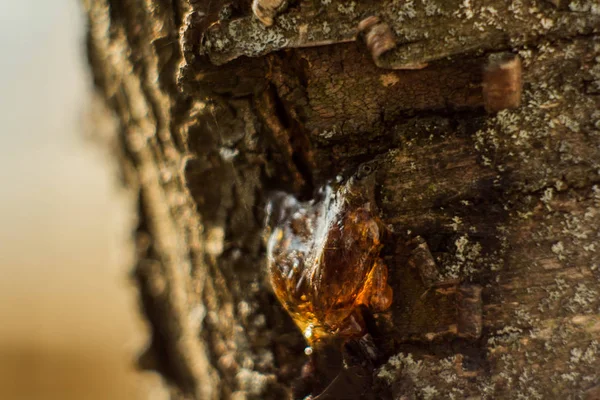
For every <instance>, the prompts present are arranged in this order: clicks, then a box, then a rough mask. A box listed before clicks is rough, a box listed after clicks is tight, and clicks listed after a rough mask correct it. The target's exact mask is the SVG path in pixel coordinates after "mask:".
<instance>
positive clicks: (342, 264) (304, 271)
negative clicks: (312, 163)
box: [267, 177, 392, 346]
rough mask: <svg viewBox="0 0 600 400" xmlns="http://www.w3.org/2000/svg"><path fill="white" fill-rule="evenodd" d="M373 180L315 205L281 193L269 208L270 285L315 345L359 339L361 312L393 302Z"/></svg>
mask: <svg viewBox="0 0 600 400" xmlns="http://www.w3.org/2000/svg"><path fill="white" fill-rule="evenodd" d="M368 178H369V177H367V178H360V179H359V178H357V177H352V178H350V179H349V180H348V181H347V182H346V183H344V184H339V185H337V187H333V186H329V185H328V186H325V187H323V188H321V190H320V191H319V193H318V196H317V198H316V199H315V200H312V201H310V202H300V201H298V200H297V199H296V198H294V197H293V196H290V195H285V194H282V193H278V194H277V195H276V196H274V197H273V199H272V201H271V202H270V204H269V206H268V208H267V213H268V219H269V233H270V234H269V237H268V242H267V256H268V261H267V263H268V271H269V276H270V278H271V284H272V285H273V289H274V291H275V294H276V295H277V298H278V299H279V301H280V302H281V304H283V306H284V307H285V309H286V310H287V311H288V313H289V314H290V315H291V316H292V318H293V319H294V321H295V322H296V324H297V325H298V327H299V328H300V329H301V330H302V332H303V334H304V336H305V338H306V339H307V341H308V343H309V344H310V345H311V346H312V345H314V344H315V343H317V342H318V341H319V340H321V339H322V338H324V337H326V336H332V335H335V336H347V337H352V336H358V335H360V334H362V333H363V331H364V326H363V320H362V317H361V314H360V312H359V309H358V307H359V306H360V305H365V306H367V307H369V308H370V309H371V310H372V311H374V312H379V311H383V310H385V309H387V308H388V307H389V306H390V304H391V302H392V289H391V288H390V286H389V285H388V284H387V272H388V271H387V267H386V266H385V264H384V263H383V261H382V260H381V258H380V256H379V252H380V250H381V247H382V244H381V235H382V233H383V229H384V227H383V225H382V224H381V221H380V220H379V218H377V216H376V215H375V214H374V201H373V200H372V199H373V196H371V193H372V189H373V187H374V186H369V182H368V180H369V179H368Z"/></svg>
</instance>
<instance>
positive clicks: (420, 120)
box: [83, 0, 600, 399]
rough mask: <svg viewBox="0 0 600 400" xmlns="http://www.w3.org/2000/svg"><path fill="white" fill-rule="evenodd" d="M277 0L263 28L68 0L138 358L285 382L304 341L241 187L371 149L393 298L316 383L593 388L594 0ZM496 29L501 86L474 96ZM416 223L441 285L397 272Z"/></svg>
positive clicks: (178, 380)
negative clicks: (112, 162)
mask: <svg viewBox="0 0 600 400" xmlns="http://www.w3.org/2000/svg"><path fill="white" fill-rule="evenodd" d="M259 3H263V4H266V3H270V2H269V1H262V2H260V1H259ZM272 3H273V2H272ZM274 3H278V2H277V1H275V2H274ZM290 3H291V4H289V6H288V8H287V9H285V10H283V9H281V10H279V11H278V13H277V14H275V13H273V17H274V23H273V25H272V26H269V27H266V26H265V25H264V24H263V23H261V22H260V21H259V20H258V19H257V18H256V16H255V15H253V12H252V9H251V4H250V1H249V0H248V1H240V2H231V1H225V0H213V1H199V0H171V1H167V0H84V1H83V4H84V7H85V10H86V12H87V16H88V24H89V25H88V26H89V28H88V29H89V31H88V38H87V49H88V55H89V60H90V66H91V70H92V72H93V77H94V82H95V85H96V88H97V90H98V92H99V93H100V95H101V97H102V98H103V99H104V101H105V103H106V105H107V106H108V108H109V109H110V110H111V111H112V112H113V113H114V115H115V117H116V120H117V121H118V125H119V130H118V134H117V135H116V140H115V146H114V149H115V153H116V154H118V157H117V158H118V160H119V163H120V165H121V171H122V173H123V177H124V179H125V181H126V183H127V184H128V185H129V186H130V187H131V188H133V189H134V190H136V191H137V192H138V193H139V208H138V212H139V225H138V226H137V229H136V230H135V244H136V250H137V263H136V265H135V268H134V277H135V281H136V284H137V286H138V287H139V292H140V299H141V304H142V309H143V312H144V314H145V316H146V317H147V319H148V322H149V324H150V326H151V330H152V341H151V343H150V344H149V346H148V349H147V351H146V352H145V354H144V355H143V356H142V357H141V358H140V364H141V366H142V367H145V368H152V369H156V370H158V371H160V373H161V374H162V375H163V376H164V378H165V382H167V384H168V385H169V388H170V389H171V393H172V397H173V398H174V399H183V398H197V399H217V398H224V399H229V398H231V399H243V398H257V399H281V398H291V397H292V396H293V393H295V390H296V389H297V388H298V387H299V386H301V383H299V382H301V381H302V379H304V378H306V376H304V378H302V375H303V372H302V371H303V365H304V364H305V362H306V360H307V357H306V356H305V355H304V348H305V346H306V343H305V342H304V338H303V337H302V334H301V333H300V331H299V330H298V329H297V328H296V327H295V325H294V323H293V321H292V320H291V318H290V317H289V316H288V315H287V313H286V312H285V310H284V309H283V308H282V306H281V305H280V304H279V302H278V301H277V299H276V297H275V295H274V294H273V292H272V289H271V287H270V283H269V276H268V273H267V269H266V262H265V246H264V244H263V236H264V234H265V233H264V232H265V231H264V219H265V211H264V209H265V204H266V202H267V201H268V198H269V194H270V193H271V192H272V191H273V190H279V191H285V192H288V193H290V194H293V195H295V196H297V197H298V198H302V199H310V198H311V197H312V196H313V194H314V193H315V190H316V189H318V188H319V187H321V186H322V185H324V184H326V183H327V182H329V181H332V180H335V179H336V177H337V176H338V175H344V174H348V173H349V171H353V170H355V169H356V168H357V166H358V165H359V164H361V163H363V162H366V161H369V160H373V159H378V160H381V163H380V165H379V168H378V170H377V206H378V210H379V212H380V214H381V218H382V220H383V222H384V223H385V224H386V225H387V226H389V227H390V231H391V232H392V239H391V240H389V243H388V242H386V245H385V247H384V250H383V252H382V255H383V257H384V258H385V261H386V264H387V266H388V270H389V283H390V285H391V287H392V289H393V292H394V300H393V304H392V306H391V307H390V308H389V309H388V310H387V311H385V312H383V313H379V314H375V315H372V321H371V325H369V324H368V325H369V326H371V328H369V329H371V331H370V332H369V336H370V338H371V339H370V340H371V341H372V342H373V343H374V346H375V347H376V349H377V352H378V354H379V356H378V357H377V358H376V360H374V361H373V360H371V361H372V362H370V363H369V362H367V363H364V362H363V363H362V364H361V362H360V360H359V361H356V365H352V363H353V361H351V359H350V358H346V363H345V366H344V367H343V368H342V370H341V371H340V372H339V373H340V374H341V375H340V376H342V377H343V378H344V382H345V383H344V385H340V384H337V385H336V382H334V383H332V384H331V385H329V386H327V387H325V388H321V389H320V390H319V391H320V392H321V397H319V398H356V399H358V398H389V399H392V398H393V399H413V398H414V399H437V398H440V399H443V398H456V399H462V398H473V399H475V398H482V399H485V398H488V399H492V398H494V399H495V398H500V399H512V398H533V399H537V398H539V399H550V398H568V399H579V398H583V399H598V398H600V374H599V371H600V354H599V353H600V343H599V341H600V243H599V239H600V228H599V227H600V35H599V33H600V6H599V5H598V3H597V2H596V1H594V0H580V1H570V2H569V1H561V0H547V1H542V0H518V1H512V2H507V1H504V0H488V1H485V2H483V1H478V0H473V1H460V0H447V1H441V0H438V1H436V0H414V1H412V0H410V1H399V0H387V1H364V2H363V1H343V2H342V1H339V0H327V1H326V0H322V1H317V0H314V1H309V0H303V1H296V2H290ZM370 16H377V17H378V18H379V23H381V24H383V25H381V26H382V27H385V29H387V30H386V31H385V32H387V33H386V34H388V35H391V36H389V37H387V39H386V40H391V42H390V43H392V45H391V46H390V48H391V49H387V48H386V49H387V50H388V51H386V52H384V53H383V54H381V55H379V54H375V53H376V51H375V50H373V48H374V47H373V46H374V45H376V44H377V43H375V44H373V43H372V42H369V41H370V40H380V39H377V38H375V39H372V38H371V39H369V36H368V32H367V33H365V32H363V33H361V32H359V30H358V26H359V23H360V22H361V21H363V20H364V19H365V18H367V17H370ZM382 29H383V28H382ZM365 41H366V44H365ZM386 43H387V42H386ZM384 44H385V43H384ZM370 51H372V52H374V54H371V53H370ZM500 52H510V53H512V54H516V55H518V56H519V57H520V59H521V60H522V64H523V71H522V75H523V95H522V101H521V104H520V106H519V107H517V108H514V109H510V110H502V111H500V112H498V113H490V112H486V111H485V108H486V107H487V108H488V111H490V110H489V107H488V105H489V104H488V103H486V102H487V101H488V100H486V98H485V93H484V85H482V81H483V80H484V79H485V77H484V76H483V75H484V74H482V71H483V67H484V65H485V64H486V60H487V59H488V58H489V57H490V55H493V54H494V53H500ZM484 106H485V107H484ZM492 111H494V110H492ZM417 237H418V238H419V240H421V242H420V243H421V245H420V246H421V247H419V248H420V249H421V250H422V254H425V255H426V256H427V254H429V253H430V254H431V255H432V257H431V258H430V260H429V262H430V264H431V265H434V267H435V269H436V270H437V271H438V274H439V277H438V278H439V280H441V281H446V282H447V281H450V280H451V281H453V282H454V283H455V284H454V286H452V285H446V286H444V285H443V284H440V285H437V286H435V285H434V287H432V288H428V287H427V285H426V284H424V281H423V280H422V279H420V278H419V273H418V265H417V269H415V268H412V267H411V265H414V264H415V262H414V258H411V257H413V256H414V249H412V250H411V244H410V243H414V240H415V238H417ZM411 260H412V261H411ZM425 281H426V280H425ZM425 283H426V282H425ZM479 288H481V292H479ZM479 301H480V303H479ZM478 316H479V317H481V324H480V325H479V322H478V320H477V317H478ZM471 317H473V318H475V320H469V318H471ZM465 318H466V319H467V320H466V321H465ZM471 328H472V330H471V331H470V330H469V329H471ZM346 347H347V346H346ZM345 351H346V353H347V351H348V349H347V348H346V350H345ZM344 357H347V354H346V356H344ZM359 358H360V357H359ZM348 360H350V361H348ZM352 360H355V359H352ZM363 361H364V360H363ZM304 370H306V368H304ZM357 371H358V372H357ZM305 372H306V371H305ZM340 381H341V380H340V379H338V381H337V382H338V383H339V382H340ZM340 386H346V387H350V388H352V390H351V392H352V393H351V394H348V393H345V392H343V391H339V392H337V391H338V390H342V389H340ZM293 388H296V389H293ZM346 392H348V391H346ZM342 393H343V394H342ZM305 394H306V393H305ZM313 395H314V396H317V395H319V393H313Z"/></svg>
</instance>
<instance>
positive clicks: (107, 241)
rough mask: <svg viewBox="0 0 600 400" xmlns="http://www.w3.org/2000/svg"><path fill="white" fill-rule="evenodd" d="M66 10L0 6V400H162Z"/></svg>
mask: <svg viewBox="0 0 600 400" xmlns="http://www.w3.org/2000/svg"><path fill="white" fill-rule="evenodd" d="M84 30H85V21H84V19H83V11H82V9H81V7H80V5H79V3H78V2H77V1H76V0H52V1H48V0H19V1H15V0H0V43H1V45H0V49H1V50H2V53H1V54H2V55H1V58H0V102H1V106H0V121H1V125H0V127H1V129H2V130H1V131H0V179H1V181H2V184H1V185H0V399H2V400H7V399H8V400H12V399H15V400H22V399H67V400H69V399H163V398H165V397H166V394H165V393H164V392H163V391H162V390H161V388H160V379H159V378H158V376H156V375H154V374H150V373H144V374H140V373H137V372H136V371H135V370H134V367H133V361H134V359H135V355H136V353H137V352H138V351H139V350H140V349H142V348H143V346H144V344H145V343H146V336H147V327H146V326H145V325H144V322H143V321H142V320H141V318H140V317H139V315H138V310H137V297H136V291H135V289H134V288H133V287H132V286H131V284H130V283H129V282H128V278H127V276H128V272H129V269H130V267H131V262H132V248H131V247H130V243H129V239H130V231H131V228H132V226H133V224H134V223H135V218H134V215H133V209H134V207H133V199H132V196H131V194H130V193H128V192H127V191H126V190H125V189H123V188H121V187H119V184H118V180H117V175H116V170H115V168H114V165H113V163H112V161H111V159H110V155H109V154H107V152H106V151H105V150H104V149H102V148H101V147H100V146H99V145H98V144H95V143H93V142H92V141H90V140H89V138H88V139H86V138H85V136H86V134H85V133H86V132H87V134H88V135H89V131H90V130H91V129H90V126H89V123H90V119H89V118H88V117H87V115H89V114H90V108H91V106H90V104H91V98H92V96H91V90H92V89H91V78H90V76H89V72H88V70H87V64H86V61H85V52H84Z"/></svg>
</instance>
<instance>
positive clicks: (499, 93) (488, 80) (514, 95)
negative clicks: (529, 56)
mask: <svg viewBox="0 0 600 400" xmlns="http://www.w3.org/2000/svg"><path fill="white" fill-rule="evenodd" d="M521 71H522V66H521V59H520V58H519V56H518V55H516V54H512V53H496V54H492V55H490V56H489V58H488V60H487V63H486V65H485V67H484V69H483V103H484V106H485V110H486V111H487V112H489V113H496V112H498V111H502V110H505V109H510V108H517V107H519V105H520V104H521V93H522V91H523V82H522V72H521Z"/></svg>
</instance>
